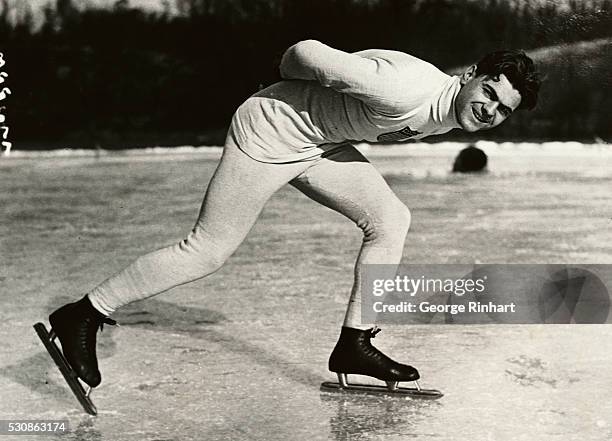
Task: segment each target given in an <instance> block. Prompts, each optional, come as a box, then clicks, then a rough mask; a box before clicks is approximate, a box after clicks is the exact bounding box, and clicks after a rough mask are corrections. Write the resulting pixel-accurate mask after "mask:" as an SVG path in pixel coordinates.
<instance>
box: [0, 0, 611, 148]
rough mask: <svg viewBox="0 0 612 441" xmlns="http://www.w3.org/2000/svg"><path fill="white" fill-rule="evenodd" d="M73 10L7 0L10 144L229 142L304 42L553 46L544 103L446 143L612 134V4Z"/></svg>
mask: <svg viewBox="0 0 612 441" xmlns="http://www.w3.org/2000/svg"><path fill="white" fill-rule="evenodd" d="M75 4H78V3H77V2H75V1H71V0H56V3H55V6H54V7H53V6H48V7H47V8H46V9H45V11H44V20H43V23H42V26H40V27H39V28H37V29H34V26H33V18H32V15H27V14H26V15H25V16H24V17H22V19H21V21H20V22H19V23H13V22H12V21H11V19H10V14H9V12H8V11H9V0H0V51H2V52H4V54H5V59H6V61H7V65H6V67H5V68H6V69H7V72H8V73H9V78H8V83H9V85H10V88H11V90H12V91H13V94H12V96H11V97H10V99H7V100H6V101H5V103H6V107H7V108H6V116H7V121H9V122H10V125H11V140H12V141H13V142H14V146H15V148H18V149H32V148H53V147H86V148H96V147H103V148H124V147H134V146H152V145H178V144H183V145H184V144H196V145H201V144H208V145H211V144H217V145H218V144H221V143H222V142H223V138H224V135H225V131H226V127H227V126H228V124H229V121H230V118H231V115H232V114H233V112H234V110H235V108H236V107H237V106H238V105H239V104H240V103H241V102H242V101H244V100H245V99H246V98H247V97H248V96H249V95H251V94H252V93H254V92H255V91H257V90H258V88H260V87H262V86H265V85H269V84H271V83H273V82H275V81H277V80H278V79H279V76H278V69H277V68H278V63H279V60H280V57H281V55H282V53H283V51H284V50H285V49H286V48H287V47H289V46H290V45H291V44H293V43H295V42H297V41H299V40H302V39H306V38H314V39H318V40H321V41H323V42H325V43H327V44H329V45H331V46H333V47H337V48H340V49H343V50H347V51H356V50H360V49H365V48H372V47H378V48H387V49H396V50H401V51H405V52H408V53H411V54H413V55H416V56H418V57H421V58H423V59H426V60H428V61H431V62H432V63H434V64H436V65H437V66H439V67H441V68H442V69H445V70H452V68H454V67H457V66H464V65H467V64H469V63H472V62H474V61H476V60H477V59H478V58H480V56H481V55H482V54H484V53H485V52H487V51H490V50H494V49H498V48H500V47H508V48H511V47H519V48H524V49H536V48H543V47H546V48H547V49H545V50H539V51H538V50H536V51H534V56H535V57H536V59H537V60H539V61H540V62H541V70H542V71H543V72H545V73H546V75H547V76H548V82H547V84H546V85H545V87H544V89H543V92H542V98H541V104H540V106H539V108H538V110H536V111H535V112H519V114H517V115H516V116H514V117H513V118H511V119H510V120H509V121H508V122H506V123H505V124H503V125H502V126H501V127H500V128H498V129H495V130H493V131H491V132H486V133H482V132H480V133H479V134H478V135H473V134H467V133H454V134H453V135H451V137H453V138H454V139H457V136H459V139H465V140H474V139H476V138H475V137H478V138H479V139H480V138H483V137H488V138H495V139H508V140H524V139H531V140H543V139H560V140H567V139H576V140H586V141H591V142H592V141H593V140H600V139H603V140H607V141H609V140H610V139H611V138H612V125H610V124H609V123H610V121H609V115H610V114H611V113H612V112H611V110H612V103H611V99H612V98H611V97H610V94H609V93H607V91H608V90H609V88H610V81H611V80H610V75H609V71H610V67H612V55H611V51H610V47H611V46H612V31H611V29H612V0H594V1H592V2H579V1H568V2H566V3H565V2H552V1H544V2H533V1H532V2H529V1H526V0H525V1H518V2H505V1H499V0H488V1H484V0H483V1H467V2H464V1H454V0H422V1H419V2H410V1H401V0H378V1H376V0H374V1H372V0H368V1H366V0H361V1H360V0H250V1H248V2H245V1H238V0H176V7H177V9H178V11H179V14H178V15H176V14H175V15H173V14H171V13H170V12H169V8H166V10H165V11H163V12H155V13H154V12H143V11H141V10H138V9H134V8H131V7H130V4H129V2H128V1H127V0H120V1H118V2H116V3H115V6H114V7H113V8H109V9H95V8H89V9H84V10H82V9H79V8H77V7H75ZM5 103H3V104H5ZM444 138H448V135H447V136H446V137H444ZM444 138H443V139H444ZM430 139H431V140H435V138H430ZM439 139H440V138H438V140H439Z"/></svg>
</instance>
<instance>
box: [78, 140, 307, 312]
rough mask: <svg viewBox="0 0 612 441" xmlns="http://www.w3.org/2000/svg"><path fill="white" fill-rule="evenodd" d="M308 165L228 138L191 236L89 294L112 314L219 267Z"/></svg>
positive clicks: (146, 257)
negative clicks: (249, 149)
mask: <svg viewBox="0 0 612 441" xmlns="http://www.w3.org/2000/svg"><path fill="white" fill-rule="evenodd" d="M309 165H310V164H309V163H290V164H269V163H262V162H258V161H255V160H253V159H251V158H250V157H249V156H247V155H246V154H244V153H243V152H242V151H241V150H240V149H239V148H238V147H237V146H236V145H235V144H234V143H233V142H231V140H230V142H228V144H227V145H226V147H225V150H224V152H223V156H222V158H221V161H220V163H219V165H218V168H217V170H216V171H215V173H214V175H213V177H212V179H211V181H210V184H209V186H208V189H207V191H206V196H205V197H204V202H203V203H202V208H201V210H200V214H199V216H198V220H197V222H196V225H195V227H194V228H193V230H192V231H191V233H190V234H189V235H188V236H187V238H185V239H184V240H182V241H181V242H180V243H177V244H175V245H171V246H169V247H166V248H162V249H160V250H157V251H154V252H152V253H149V254H146V255H144V256H141V257H139V258H137V259H136V260H135V261H134V262H133V263H132V264H130V265H129V266H128V267H127V268H125V269H124V270H122V271H121V272H119V273H118V274H116V275H115V276H113V277H111V278H109V279H108V280H106V281H104V282H103V283H102V284H100V285H99V286H97V287H96V288H94V290H93V291H92V292H90V293H89V295H88V297H89V298H90V300H91V302H92V303H93V304H94V306H96V309H99V310H100V311H101V312H104V313H105V314H107V315H109V314H110V313H112V312H113V311H114V310H115V309H117V308H119V307H121V306H124V305H126V304H128V303H131V302H133V301H136V300H141V299H144V298H147V297H150V296H153V295H155V294H158V293H161V292H163V291H166V290H168V289H170V288H173V287H175V286H178V285H181V284H184V283H187V282H191V281H193V280H196V279H199V278H202V277H204V276H207V275H209V274H211V273H213V272H215V271H217V270H218V269H219V268H220V267H221V266H222V265H223V263H224V262H225V261H226V260H227V258H228V257H229V256H230V255H231V254H232V253H233V252H234V251H235V250H236V248H237V247H238V246H239V245H240V243H242V241H243V240H244V238H245V236H246V235H247V233H248V232H249V230H250V229H251V227H252V226H253V224H254V223H255V221H256V219H257V217H258V216H259V213H260V212H261V210H262V209H263V206H264V204H265V203H266V201H267V200H268V199H269V198H270V197H271V196H272V194H274V192H276V191H277V190H278V189H279V188H280V187H282V186H283V185H285V184H286V183H287V182H289V181H290V180H291V179H292V178H294V177H295V176H297V175H298V174H300V173H301V172H302V171H303V170H304V169H306V168H307V167H308V166H309Z"/></svg>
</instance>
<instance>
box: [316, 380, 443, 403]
mask: <svg viewBox="0 0 612 441" xmlns="http://www.w3.org/2000/svg"><path fill="white" fill-rule="evenodd" d="M321 390H322V391H324V392H347V393H357V394H370V395H388V396H397V395H400V396H409V397H411V398H421V399H429V400H437V399H438V398H442V397H443V396H444V394H443V393H442V392H440V391H439V390H436V389H421V390H418V389H416V388H413V387H398V388H397V389H395V390H389V389H388V388H387V386H382V385H380V386H379V385H370V384H351V383H348V386H347V387H342V386H340V384H338V383H334V382H332V381H325V382H323V383H321Z"/></svg>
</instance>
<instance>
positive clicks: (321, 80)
mask: <svg viewBox="0 0 612 441" xmlns="http://www.w3.org/2000/svg"><path fill="white" fill-rule="evenodd" d="M280 72H281V75H282V77H283V78H284V81H281V82H279V83H276V84H274V85H272V86H270V87H268V88H266V89H264V90H262V91H260V92H258V93H257V94H255V95H254V96H252V97H250V98H249V99H247V100H246V101H245V102H244V103H243V104H242V105H241V106H240V107H239V108H238V110H237V111H236V113H235V115H234V117H233V119H232V124H231V127H230V130H229V132H228V135H227V139H226V143H225V147H224V151H223V155H222V158H221V160H220V163H219V165H218V167H217V169H216V171H215V173H214V175H213V177H212V179H211V181H210V183H209V186H208V189H207V192H206V195H205V197H204V202H203V204H202V208H201V210H200V214H199V217H198V220H197V222H196V225H195V227H194V228H193V230H192V231H191V233H190V234H189V235H188V236H187V237H186V238H185V239H184V240H182V241H181V242H180V243H177V244H175V245H172V246H169V247H166V248H162V249H160V250H157V251H154V252H152V253H149V254H146V255H143V256H141V257H139V258H138V259H136V260H135V261H134V262H133V263H132V264H130V265H129V266H128V267H126V268H125V269H123V270H122V271H120V272H119V273H118V274H116V275H114V276H113V277H110V278H109V279H107V280H106V281H104V282H103V283H101V284H100V285H99V286H97V287H95V288H94V289H93V290H92V291H91V292H90V293H88V294H87V295H86V296H85V297H84V298H83V299H81V300H79V301H78V302H75V303H70V304H68V305H65V306H63V307H61V308H60V309H58V310H57V311H55V312H53V313H52V314H51V316H50V317H49V320H50V323H51V326H52V329H53V331H54V332H55V334H56V335H57V337H58V338H59V339H60V342H61V344H62V348H63V352H64V355H65V357H66V359H67V360H68V362H69V363H70V365H71V366H72V368H73V369H74V371H75V372H76V374H77V375H78V376H79V377H80V378H81V379H82V380H83V381H84V382H85V383H87V384H88V385H89V386H91V387H95V386H97V385H98V384H99V383H100V382H101V376H100V372H99V371H98V365H97V360H96V354H95V344H96V333H97V330H98V328H99V327H101V326H102V324H103V323H114V322H113V321H112V320H111V319H110V318H109V317H108V316H109V315H111V314H112V313H113V312H114V311H115V310H116V309H117V308H119V307H121V306H124V305H126V304H128V303H130V302H133V301H136V300H141V299H144V298H147V297H150V296H153V295H155V294H159V293H161V292H163V291H166V290H168V289H170V288H172V287H175V286H177V285H181V284H184V283H187V282H190V281H193V280H196V279H199V278H201V277H204V276H207V275H209V274H211V273H213V272H215V271H216V270H218V269H219V268H220V267H221V266H222V265H223V263H224V262H225V261H226V260H227V259H228V258H229V257H230V255H231V254H232V253H233V252H234V251H235V250H236V248H237V247H238V246H239V245H240V243H241V242H242V241H243V239H244V238H245V236H246V235H247V233H248V232H249V230H250V229H251V227H252V225H253V224H254V222H255V221H256V219H257V217H258V215H259V213H260V212H261V210H262V208H263V206H264V204H265V203H266V201H267V200H268V199H269V198H270V197H271V196H272V194H274V193H275V192H276V191H277V190H278V189H279V188H281V187H282V186H284V185H285V184H287V183H290V184H291V185H293V186H295V187H296V188H297V189H299V190H300V191H302V192H303V193H304V194H306V195H307V196H309V197H310V198H312V199H314V200H315V201H317V202H319V203H321V204H323V205H325V206H327V207H329V208H331V209H333V210H336V211H338V212H340V213H342V214H343V215H345V216H346V217H348V218H349V219H351V220H352V221H353V222H355V223H356V224H357V226H358V227H359V228H361V229H362V231H363V243H362V247H361V250H360V252H359V256H358V257H357V262H356V265H355V279H354V285H353V288H352V292H351V296H350V300H349V304H348V308H347V312H346V316H345V319H344V323H343V327H342V331H341V334H340V338H339V340H338V343H337V345H336V347H335V349H334V351H333V352H332V355H331V357H330V360H329V369H330V370H331V371H333V372H336V373H338V376H339V378H340V381H341V382H344V381H346V374H363V375H369V376H373V377H376V378H378V379H380V380H383V381H387V382H391V383H394V382H395V383H396V382H398V381H409V380H416V379H418V378H419V373H418V371H417V370H416V369H415V368H413V367H411V366H408V365H404V364H400V363H397V362H395V361H393V360H392V359H390V358H389V357H387V356H385V355H384V354H383V353H382V352H380V351H379V350H378V349H376V348H375V347H374V346H372V344H371V343H370V339H371V338H372V337H373V336H374V335H375V334H376V332H377V331H376V330H374V328H369V327H368V326H364V325H362V324H361V323H360V305H361V304H360V300H361V293H360V279H361V265H364V264H376V263H384V264H398V263H399V262H400V259H401V256H402V251H403V246H404V240H405V237H406V234H407V232H408V227H409V224H410V212H409V210H408V208H407V207H406V206H405V205H404V204H403V203H402V202H401V201H400V200H399V199H398V198H397V197H396V196H395V195H394V194H393V192H392V191H391V189H390V188H389V187H388V185H387V184H386V183H385V181H384V179H383V178H382V177H381V175H380V174H379V173H378V172H377V171H376V170H375V169H374V167H373V166H372V165H371V164H370V163H369V162H368V160H367V159H366V158H365V157H364V156H363V155H361V154H360V153H359V152H358V151H357V150H356V149H355V148H354V147H353V146H352V145H351V144H350V143H349V142H348V141H350V140H365V141H370V142H400V141H406V140H409V139H421V138H424V137H426V136H429V135H433V134H439V133H444V132H447V131H449V130H451V129H453V128H461V129H463V130H466V131H470V132H473V131H477V130H483V129H490V128H493V127H495V126H497V125H499V124H501V123H502V122H503V121H504V120H505V119H506V118H508V117H509V116H510V115H511V114H512V113H513V112H514V111H516V110H517V109H520V108H528V109H531V108H533V107H534V106H535V104H536V101H537V93H538V89H539V86H540V81H539V79H538V74H537V73H536V72H535V69H534V65H533V62H532V61H531V60H530V59H529V58H528V57H527V56H526V55H525V54H524V53H522V52H516V51H499V52H494V53H492V54H489V55H487V56H485V57H484V58H483V59H482V60H481V61H480V62H479V63H478V64H477V65H474V66H471V67H470V68H468V69H467V70H466V71H465V72H464V73H463V75H461V76H448V75H446V74H444V73H443V72H441V71H440V70H438V69H437V68H436V67H434V66H432V65H431V64H429V63H426V62H424V61H422V60H419V59H417V58H415V57H412V56H410V55H407V54H404V53H401V52H395V51H386V50H366V51H362V52H357V53H354V54H349V53H345V52H342V51H339V50H336V49H332V48H330V47H328V46H326V45H324V44H322V43H320V42H318V41H314V40H307V41H302V42H300V43H297V44H296V45H294V46H292V47H291V48H289V49H288V50H287V51H286V53H285V54H284V56H283V58H282V61H281V65H280ZM237 207H239V209H237Z"/></svg>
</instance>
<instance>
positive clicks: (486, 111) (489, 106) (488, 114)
mask: <svg viewBox="0 0 612 441" xmlns="http://www.w3.org/2000/svg"><path fill="white" fill-rule="evenodd" d="M497 106H498V103H497V102H496V101H489V102H488V103H486V104H485V105H484V106H482V110H483V112H482V113H483V116H484V117H485V119H486V120H487V121H489V120H490V119H492V118H493V116H494V115H495V111H496V110H497Z"/></svg>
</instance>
